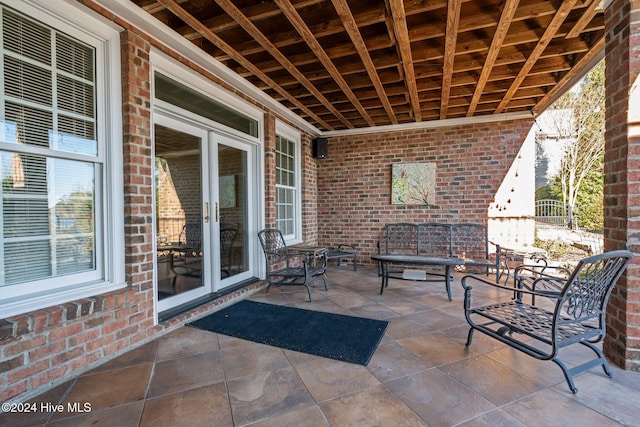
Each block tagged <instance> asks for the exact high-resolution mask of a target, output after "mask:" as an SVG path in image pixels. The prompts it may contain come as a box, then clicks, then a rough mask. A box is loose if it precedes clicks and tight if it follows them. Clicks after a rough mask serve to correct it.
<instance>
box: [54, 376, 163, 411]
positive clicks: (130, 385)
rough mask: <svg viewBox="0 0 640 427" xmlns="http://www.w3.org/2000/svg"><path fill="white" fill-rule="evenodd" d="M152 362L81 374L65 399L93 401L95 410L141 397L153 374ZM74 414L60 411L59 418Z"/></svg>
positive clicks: (133, 400)
mask: <svg viewBox="0 0 640 427" xmlns="http://www.w3.org/2000/svg"><path fill="white" fill-rule="evenodd" d="M152 367H153V365H152V364H145V365H136V366H130V367H126V368H123V369H115V370H111V371H107V372H100V373H96V374H87V375H82V376H81V377H79V378H78V379H77V380H76V382H75V383H74V384H73V386H72V387H71V390H70V391H69V392H68V393H67V396H66V397H65V398H64V399H63V401H62V403H63V404H64V405H65V407H66V406H67V403H74V402H79V403H81V404H84V403H90V404H91V410H92V411H100V410H101V409H107V408H113V407H115V406H120V405H124V404H126V403H133V402H137V401H141V400H143V399H144V397H145V393H146V391H147V387H148V385H149V380H150V378H151V371H152ZM69 415H70V414H68V413H65V414H60V417H58V415H56V418H55V419H56V420H57V419H60V418H63V417H64V418H67V417H68V416H69Z"/></svg>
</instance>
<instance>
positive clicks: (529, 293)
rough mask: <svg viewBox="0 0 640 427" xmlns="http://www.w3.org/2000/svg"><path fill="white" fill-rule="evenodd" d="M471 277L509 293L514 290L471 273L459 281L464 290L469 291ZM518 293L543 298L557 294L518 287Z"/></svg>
mask: <svg viewBox="0 0 640 427" xmlns="http://www.w3.org/2000/svg"><path fill="white" fill-rule="evenodd" d="M470 279H473V280H474V281H476V282H478V283H480V284H483V285H489V286H492V287H494V288H496V289H500V290H503V291H506V292H509V293H511V294H513V292H514V290H513V288H512V287H509V286H503V285H500V284H497V283H494V282H490V281H488V280H486V279H483V278H481V277H478V276H474V275H472V274H469V275H466V276H464V277H463V278H462V280H461V282H462V287H463V288H464V290H465V291H470V290H471V289H472V286H470V285H468V284H467V280H470ZM518 293H519V294H520V293H522V294H528V295H536V296H541V297H545V298H556V297H558V296H559V295H555V294H552V295H550V294H549V293H548V292H539V291H534V290H527V289H518Z"/></svg>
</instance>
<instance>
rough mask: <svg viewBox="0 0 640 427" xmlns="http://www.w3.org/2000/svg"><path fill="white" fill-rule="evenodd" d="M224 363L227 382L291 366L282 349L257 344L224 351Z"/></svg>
mask: <svg viewBox="0 0 640 427" xmlns="http://www.w3.org/2000/svg"><path fill="white" fill-rule="evenodd" d="M222 363H223V366H224V373H225V376H226V378H227V380H229V379H233V378H239V377H243V376H245V375H252V374H258V373H261V372H266V371H274V370H276V369H281V368H285V367H290V366H291V364H290V363H289V360H288V359H287V358H286V356H285V355H284V353H283V351H282V350H281V349H279V348H277V347H270V346H268V345H264V344H257V343H251V344H250V345H246V346H241V347H234V348H231V349H228V350H222Z"/></svg>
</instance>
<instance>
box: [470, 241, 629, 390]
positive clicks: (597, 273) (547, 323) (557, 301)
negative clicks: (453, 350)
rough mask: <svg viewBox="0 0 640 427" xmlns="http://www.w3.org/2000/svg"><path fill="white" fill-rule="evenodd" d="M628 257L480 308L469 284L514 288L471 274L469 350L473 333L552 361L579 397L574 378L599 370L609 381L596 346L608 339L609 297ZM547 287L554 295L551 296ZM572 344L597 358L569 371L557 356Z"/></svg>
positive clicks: (581, 266) (594, 261)
mask: <svg viewBox="0 0 640 427" xmlns="http://www.w3.org/2000/svg"><path fill="white" fill-rule="evenodd" d="M632 257H633V254H632V253H631V252H629V251H624V250H620V251H611V252H607V253H604V254H600V255H595V256H592V257H588V258H584V259H582V260H581V261H580V262H579V263H578V265H577V266H576V268H575V269H574V270H573V272H572V273H571V275H570V276H569V278H568V279H566V280H564V285H563V286H562V287H561V288H560V289H558V288H557V285H558V283H559V281H560V280H561V279H559V278H557V277H553V278H551V279H549V278H546V277H539V278H538V279H536V280H535V281H534V282H535V284H532V289H531V290H529V289H525V288H518V289H517V292H516V296H515V298H514V299H512V300H510V301H506V302H501V303H497V304H491V305H484V306H473V305H472V298H471V295H472V286H471V285H470V283H469V282H471V281H473V282H474V283H477V284H479V285H483V286H484V285H486V286H491V287H493V288H496V289H497V290H501V291H504V292H508V293H510V294H513V292H514V288H512V287H509V286H502V285H500V284H496V283H493V282H490V281H488V280H484V279H482V278H480V277H476V276H472V275H468V276H465V277H463V278H462V286H463V287H464V289H465V294H464V313H465V317H466V319H467V322H468V323H469V325H470V329H469V335H468V337H467V343H466V345H467V347H469V346H470V345H471V340H472V338H473V332H474V331H475V330H478V331H480V332H482V333H484V334H486V335H488V336H490V337H493V338H495V339H497V340H498V341H501V342H503V343H505V344H507V345H509V346H510V347H513V348H515V349H517V350H520V351H522V352H523V353H525V354H528V355H529V356H532V357H534V358H536V359H539V360H551V361H553V362H554V363H556V364H557V365H558V366H559V367H560V369H562V372H563V374H564V377H565V379H566V381H567V384H568V385H569V388H570V389H571V391H572V392H573V393H577V392H578V388H577V387H576V385H575V384H574V382H573V376H574V375H577V374H579V373H582V372H585V371H588V370H590V369H591V368H594V367H596V366H602V369H603V370H604V372H605V374H607V375H608V376H609V377H611V376H612V375H613V373H612V372H611V369H610V368H609V365H608V363H607V360H606V359H605V358H604V355H603V354H602V350H601V349H600V348H598V347H597V346H595V345H594V344H596V343H598V342H599V341H602V339H603V338H604V336H605V334H606V329H605V328H606V322H605V315H606V309H607V302H608V300H609V295H610V294H611V291H612V289H613V287H614V285H615V283H616V281H617V280H618V278H619V277H620V276H621V275H622V273H623V272H624V270H625V269H626V268H627V266H628V265H629V262H630V261H631V258H632ZM545 280H547V281H548V280H551V281H552V283H550V284H549V286H548V287H546V288H544V287H543V286H542V282H544V281H545ZM540 288H544V289H543V290H539V289H540ZM549 288H551V289H554V288H555V289H557V290H555V291H549V290H548V289H549ZM523 294H525V295H531V296H532V297H533V296H536V297H537V302H538V304H537V305H534V304H533V303H530V304H529V303H525V302H523V300H522V295H523ZM481 299H483V298H482V297H481ZM540 300H542V301H540ZM573 344H582V345H584V346H585V347H588V348H590V349H591V350H592V351H593V352H594V353H595V354H596V356H597V357H596V358H595V359H591V360H589V361H587V362H585V363H583V364H581V365H578V366H575V367H573V368H568V367H567V366H566V365H565V363H564V362H563V361H561V360H560V359H559V358H558V352H559V350H560V349H561V348H564V347H568V346H570V345H573Z"/></svg>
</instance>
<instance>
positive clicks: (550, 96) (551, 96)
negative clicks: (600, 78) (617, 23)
mask: <svg viewBox="0 0 640 427" xmlns="http://www.w3.org/2000/svg"><path fill="white" fill-rule="evenodd" d="M604 45H605V39H604V37H603V38H601V39H600V40H599V41H598V42H597V43H596V44H595V45H594V46H593V48H592V49H591V50H590V51H589V52H587V53H586V54H585V55H583V56H582V57H581V58H580V59H579V60H578V61H577V63H576V64H574V66H573V67H572V68H571V70H569V71H567V73H566V74H565V75H564V76H562V79H560V81H559V82H558V83H556V84H555V85H554V86H553V88H552V89H551V90H550V91H549V92H548V93H547V95H546V96H545V97H544V98H542V99H541V100H540V101H539V102H538V103H537V104H536V105H535V106H534V108H533V112H534V113H535V114H538V113H539V112H541V111H544V110H545V109H546V108H548V107H549V106H550V105H551V104H552V103H553V101H555V100H556V99H557V97H558V96H559V95H560V94H562V93H563V92H564V91H565V90H566V89H567V85H568V84H569V83H570V82H571V81H573V80H574V79H575V77H576V76H578V75H580V74H583V72H584V68H585V67H586V66H587V65H589V64H590V63H591V62H592V61H594V60H595V58H596V57H597V56H598V55H600V54H601V53H602V51H603V50H604Z"/></svg>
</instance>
